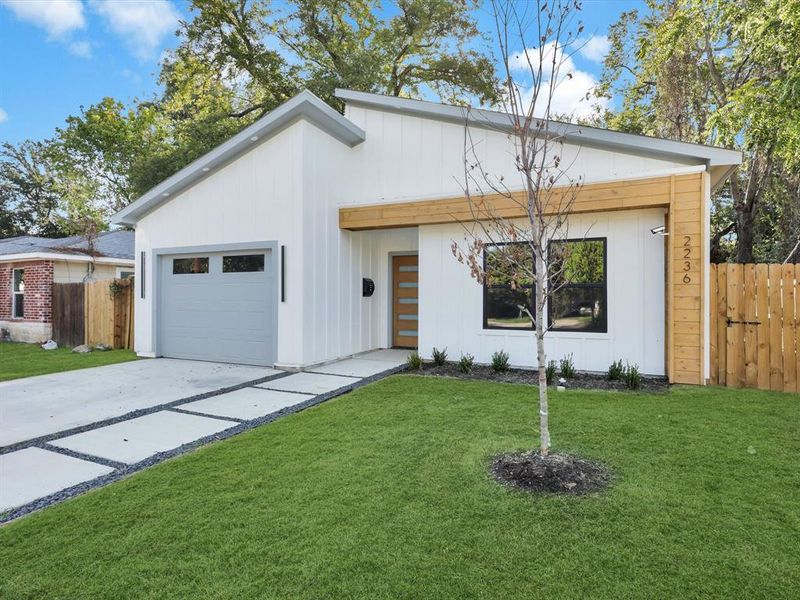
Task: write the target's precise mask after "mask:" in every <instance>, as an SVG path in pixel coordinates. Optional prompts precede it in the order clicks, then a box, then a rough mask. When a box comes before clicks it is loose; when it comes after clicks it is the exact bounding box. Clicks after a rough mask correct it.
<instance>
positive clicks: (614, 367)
mask: <svg viewBox="0 0 800 600" xmlns="http://www.w3.org/2000/svg"><path fill="white" fill-rule="evenodd" d="M624 374H625V367H624V366H623V365H622V359H620V360H615V361H614V362H612V363H611V366H610V367H608V380H609V381H620V380H621V379H622V376H623V375H624Z"/></svg>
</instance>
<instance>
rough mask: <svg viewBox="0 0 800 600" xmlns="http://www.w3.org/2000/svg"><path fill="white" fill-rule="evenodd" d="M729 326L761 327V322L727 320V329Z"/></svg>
mask: <svg viewBox="0 0 800 600" xmlns="http://www.w3.org/2000/svg"><path fill="white" fill-rule="evenodd" d="M731 325H761V321H734V320H733V319H731V318H728V327H730V326H731Z"/></svg>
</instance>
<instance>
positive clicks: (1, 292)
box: [0, 260, 53, 323]
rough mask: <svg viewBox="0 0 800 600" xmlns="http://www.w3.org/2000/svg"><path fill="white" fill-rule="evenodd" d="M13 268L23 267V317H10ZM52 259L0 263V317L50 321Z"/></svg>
mask: <svg viewBox="0 0 800 600" xmlns="http://www.w3.org/2000/svg"><path fill="white" fill-rule="evenodd" d="M14 269H25V317H24V318H23V319H15V318H13V317H12V306H11V303H12V298H11V285H12V277H13V271H14ZM52 285H53V261H50V260H36V261H27V262H19V263H3V264H0V319H2V320H4V321H30V322H36V323H50V321H51V309H52V305H51V302H52V293H53V290H52Z"/></svg>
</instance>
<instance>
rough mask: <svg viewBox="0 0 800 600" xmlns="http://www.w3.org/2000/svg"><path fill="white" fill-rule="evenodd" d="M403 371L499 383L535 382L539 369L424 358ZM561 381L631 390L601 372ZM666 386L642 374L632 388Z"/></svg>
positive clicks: (659, 389)
mask: <svg viewBox="0 0 800 600" xmlns="http://www.w3.org/2000/svg"><path fill="white" fill-rule="evenodd" d="M405 373H408V374H411V375H426V376H431V377H457V378H459V379H477V380H482V381H498V382H501V383H522V384H527V385H538V384H539V372H538V371H535V370H531V369H509V370H508V371H505V372H497V371H495V370H493V369H492V368H491V367H490V366H488V365H473V367H472V370H471V371H470V372H469V373H462V372H461V371H459V369H458V365H457V364H456V363H454V362H448V363H445V364H444V365H442V366H437V365H434V364H433V363H431V362H426V363H424V364H423V365H422V369H419V370H416V371H414V370H411V369H409V370H407V371H405ZM558 378H559V375H556V379H558ZM564 385H565V386H566V388H567V389H583V390H619V391H623V392H627V391H631V390H629V389H628V388H627V387H626V386H625V384H624V383H623V382H622V381H609V380H608V377H606V375H605V374H601V373H585V372H582V373H576V374H575V377H573V378H571V379H568V380H567V382H566V384H564ZM667 390H669V383H668V382H667V379H666V378H664V377H642V387H641V388H639V390H636V391H640V392H666V391H667Z"/></svg>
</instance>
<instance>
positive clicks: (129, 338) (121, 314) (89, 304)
mask: <svg viewBox="0 0 800 600" xmlns="http://www.w3.org/2000/svg"><path fill="white" fill-rule="evenodd" d="M85 286H86V309H85V310H86V321H85V332H86V333H85V338H86V343H87V344H91V345H95V344H107V345H108V346H111V347H112V348H133V279H114V280H113V281H93V282H89V283H86V284H85Z"/></svg>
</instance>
